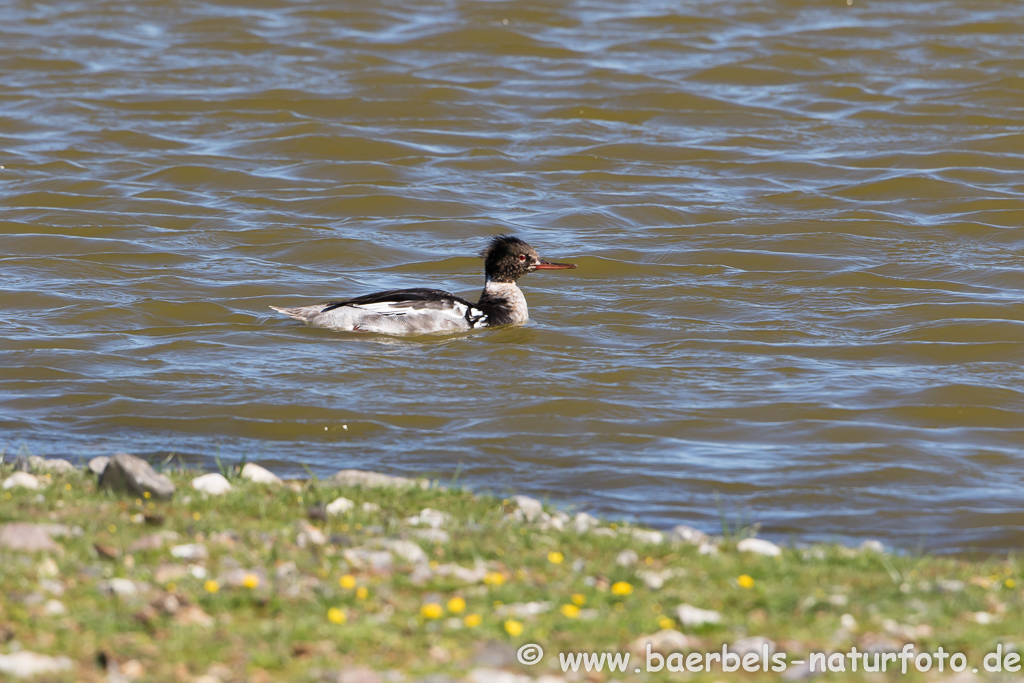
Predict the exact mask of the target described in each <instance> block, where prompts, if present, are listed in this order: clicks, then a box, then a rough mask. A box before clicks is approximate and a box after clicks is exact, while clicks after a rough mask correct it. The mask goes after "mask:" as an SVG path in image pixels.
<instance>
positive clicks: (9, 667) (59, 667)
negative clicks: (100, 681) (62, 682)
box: [0, 650, 74, 678]
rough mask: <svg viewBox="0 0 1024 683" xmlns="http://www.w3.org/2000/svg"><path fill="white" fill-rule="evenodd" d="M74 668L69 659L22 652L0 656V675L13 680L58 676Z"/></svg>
mask: <svg viewBox="0 0 1024 683" xmlns="http://www.w3.org/2000/svg"><path fill="white" fill-rule="evenodd" d="M73 666H74V664H73V662H72V661H71V659H70V658H69V657H48V656H46V655H40V654H36V653H35V652H29V651H27V650H22V651H21V652H14V653H12V654H9V655H0V673H4V674H7V675H8V676H13V677H15V678H31V677H33V676H39V675H40V674H58V673H60V672H62V671H70V670H71V668H72V667H73Z"/></svg>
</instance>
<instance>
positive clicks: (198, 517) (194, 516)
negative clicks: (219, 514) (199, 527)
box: [192, 512, 203, 522]
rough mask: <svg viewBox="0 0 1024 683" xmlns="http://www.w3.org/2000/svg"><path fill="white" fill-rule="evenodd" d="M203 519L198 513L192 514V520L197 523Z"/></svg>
mask: <svg viewBox="0 0 1024 683" xmlns="http://www.w3.org/2000/svg"><path fill="white" fill-rule="evenodd" d="M202 518H203V516H202V515H201V514H199V513H198V512H193V513H192V519H194V520H195V521H197V522H198V521H199V520H200V519H202Z"/></svg>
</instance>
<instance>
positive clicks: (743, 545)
mask: <svg viewBox="0 0 1024 683" xmlns="http://www.w3.org/2000/svg"><path fill="white" fill-rule="evenodd" d="M736 550H739V551H740V552H741V553H755V554H757V555H767V556H768V557H778V556H779V555H781V554H782V548H780V547H779V546H777V545H775V544H774V543H772V542H771V541H766V540H764V539H763V538H744V539H743V540H742V541H740V542H739V543H737V544H736Z"/></svg>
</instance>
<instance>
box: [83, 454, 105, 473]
mask: <svg viewBox="0 0 1024 683" xmlns="http://www.w3.org/2000/svg"><path fill="white" fill-rule="evenodd" d="M108 463H110V457H109V456H106V455H97V456H96V457H95V458H93V459H92V460H90V461H89V464H88V468H89V471H90V472H92V473H93V474H95V475H96V476H97V477H98V476H100V475H102V474H103V470H105V469H107V464H108Z"/></svg>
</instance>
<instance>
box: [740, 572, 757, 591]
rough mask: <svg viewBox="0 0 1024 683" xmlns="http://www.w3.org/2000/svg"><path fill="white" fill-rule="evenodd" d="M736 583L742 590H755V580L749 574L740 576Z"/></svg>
mask: <svg viewBox="0 0 1024 683" xmlns="http://www.w3.org/2000/svg"><path fill="white" fill-rule="evenodd" d="M736 583H738V584H739V585H740V588H753V587H754V579H753V578H752V577H751V576H750V575H749V574H740V575H739V576H737V577H736Z"/></svg>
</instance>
